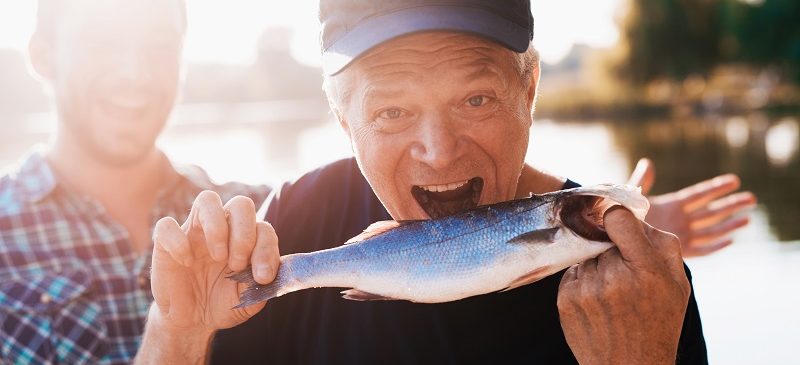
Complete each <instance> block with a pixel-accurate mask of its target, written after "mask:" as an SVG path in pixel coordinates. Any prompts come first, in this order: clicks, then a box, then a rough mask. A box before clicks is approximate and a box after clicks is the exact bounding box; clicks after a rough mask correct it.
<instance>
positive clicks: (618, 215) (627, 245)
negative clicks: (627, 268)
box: [603, 205, 654, 265]
mask: <svg viewBox="0 0 800 365" xmlns="http://www.w3.org/2000/svg"><path fill="white" fill-rule="evenodd" d="M603 226H605V229H606V232H607V233H608V237H609V238H611V241H612V242H614V244H615V245H616V246H617V248H618V249H619V251H620V254H622V258H623V259H624V260H625V261H627V262H629V263H633V264H636V265H649V264H651V263H652V260H653V256H654V252H653V246H652V245H651V243H650V240H649V239H648V237H647V235H646V234H645V231H644V227H643V226H642V222H641V221H639V220H638V219H636V217H635V216H634V215H633V213H631V212H630V211H629V210H627V209H625V208H623V207H621V206H619V205H617V206H614V207H612V208H610V209H608V210H607V211H606V212H605V214H604V215H603Z"/></svg>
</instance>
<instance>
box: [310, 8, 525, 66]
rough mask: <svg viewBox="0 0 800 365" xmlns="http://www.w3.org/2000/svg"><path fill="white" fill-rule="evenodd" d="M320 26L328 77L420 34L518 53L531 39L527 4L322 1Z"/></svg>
mask: <svg viewBox="0 0 800 365" xmlns="http://www.w3.org/2000/svg"><path fill="white" fill-rule="evenodd" d="M319 21H320V23H321V25H322V32H321V34H320V43H321V47H322V68H323V71H324V72H325V73H326V74H328V75H335V74H336V73H338V72H340V71H341V70H343V69H344V68H345V67H347V65H349V64H350V62H352V61H353V60H355V59H356V58H358V57H359V56H361V55H363V54H364V53H366V52H367V51H369V50H370V49H372V48H373V47H375V46H378V45H379V44H381V43H383V42H386V41H388V40H391V39H393V38H397V37H400V36H403V35H407V34H411V33H416V32H423V31H436V30H448V31H458V32H467V33H472V34H475V35H478V36H481V37H484V38H487V39H489V40H491V41H495V42H497V43H499V44H501V45H503V46H505V47H507V48H509V49H511V50H513V51H515V52H518V53H522V52H525V51H526V50H527V49H528V45H529V44H530V42H531V40H532V39H533V14H531V3H530V1H529V0H528V1H517V0H460V1H454V0H450V1H445V0H320V2H319Z"/></svg>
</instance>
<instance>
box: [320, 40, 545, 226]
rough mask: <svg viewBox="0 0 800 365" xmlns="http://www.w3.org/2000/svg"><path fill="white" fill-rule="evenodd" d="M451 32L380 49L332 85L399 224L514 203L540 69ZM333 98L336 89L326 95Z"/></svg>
mask: <svg viewBox="0 0 800 365" xmlns="http://www.w3.org/2000/svg"><path fill="white" fill-rule="evenodd" d="M520 59H521V57H520V55H519V54H516V53H514V52H513V51H510V50H508V49H506V48H504V47H502V46H500V45H497V44H495V43H493V42H490V41H486V40H484V39H482V38H478V37H475V36H470V35H466V34H461V33H452V32H427V33H417V34H413V35H408V36H405V37H401V38H397V39H394V40H391V41H389V42H386V43H384V44H382V45H381V46H379V47H377V48H375V49H373V50H371V51H369V52H368V53H367V54H365V55H364V56H362V57H361V58H359V59H357V60H356V61H354V62H353V63H352V64H351V65H350V66H348V67H347V68H346V69H345V70H344V71H342V72H341V73H340V74H338V75H336V76H333V78H332V79H331V80H330V81H331V82H332V83H333V85H332V86H331V87H332V88H334V90H336V91H334V92H333V94H335V95H334V96H333V98H334V101H333V104H335V105H334V108H335V109H336V110H337V114H338V116H339V119H340V121H341V123H342V126H343V127H344V128H345V130H346V132H347V133H348V134H349V137H350V140H351V142H352V146H353V151H354V152H355V155H356V159H357V161H358V163H359V166H360V168H361V171H362V172H363V173H364V176H365V177H366V178H367V180H368V181H369V183H370V185H371V186H372V188H373V190H374V191H375V193H376V194H377V196H378V198H379V199H380V200H381V202H382V203H383V204H384V206H385V207H386V208H387V210H388V211H389V213H390V214H391V215H392V217H393V218H395V219H397V220H406V219H425V218H429V217H438V216H442V215H447V214H452V213H456V212H459V211H463V210H465V209H469V208H472V207H475V206H476V205H479V204H481V205H482V204H491V203H496V202H500V201H505V200H509V199H513V198H514V194H515V191H516V187H517V183H518V180H519V174H520V171H521V169H522V166H523V161H524V157H525V152H526V151H527V146H528V133H529V129H530V127H531V123H532V121H531V107H532V105H533V100H534V97H535V87H536V85H535V81H536V78H537V77H538V73H537V72H538V70H534V71H533V72H532V73H531V77H530V78H531V79H530V80H525V79H524V78H523V77H521V75H522V74H525V73H524V72H522V67H523V65H522V62H521V61H520ZM329 90H330V88H329Z"/></svg>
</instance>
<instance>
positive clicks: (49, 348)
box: [0, 269, 107, 364]
mask: <svg viewBox="0 0 800 365" xmlns="http://www.w3.org/2000/svg"><path fill="white" fill-rule="evenodd" d="M91 283H92V280H91V275H90V274H89V273H88V272H87V271H83V270H80V269H78V270H74V271H71V272H64V273H37V274H25V275H17V276H15V277H14V278H12V279H10V280H3V281H2V282H0V359H2V360H3V361H7V362H9V363H11V364H94V363H98V362H100V360H101V359H102V358H103V356H104V354H105V352H106V347H107V341H106V337H107V336H106V329H105V326H104V325H103V324H102V323H103V321H101V320H100V314H101V306H100V305H99V304H98V303H95V302H92V301H91V300H89V298H88V294H89V292H90V291H91ZM4 363H5V362H4Z"/></svg>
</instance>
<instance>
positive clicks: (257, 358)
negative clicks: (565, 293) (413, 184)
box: [212, 159, 707, 364]
mask: <svg viewBox="0 0 800 365" xmlns="http://www.w3.org/2000/svg"><path fill="white" fill-rule="evenodd" d="M575 186H577V184H575V183H573V182H571V181H568V182H567V184H565V186H564V188H571V187H575ZM266 204H269V206H268V210H267V217H266V219H267V221H269V222H270V223H272V225H273V226H274V227H275V230H276V232H277V234H278V239H279V240H280V250H281V254H282V255H286V254H292V253H298V252H310V251H317V250H322V249H327V248H331V247H335V246H338V245H340V244H342V243H343V242H345V241H347V240H348V239H349V238H351V237H353V236H355V235H357V234H359V233H361V232H362V231H363V230H364V229H365V228H366V227H367V226H369V225H370V224H371V223H373V222H376V221H380V220H387V219H391V217H390V216H389V214H388V213H387V212H386V210H385V209H384V207H383V205H381V203H380V201H379V200H378V198H377V197H376V196H375V194H374V193H373V192H372V189H371V188H370V186H369V184H368V183H367V181H366V180H365V179H364V177H363V176H362V174H361V172H360V171H359V169H358V166H357V165H356V162H355V160H353V159H346V160H342V161H339V162H335V163H333V164H330V165H327V166H325V167H323V168H321V169H318V170H316V171H313V172H310V173H308V174H306V175H305V176H303V177H302V178H300V179H299V180H298V181H296V182H295V183H287V184H285V185H284V186H283V187H282V188H281V189H279V190H277V191H276V192H275V193H274V195H273V197H272V198H271V199H270V200H268V202H267V203H266ZM686 270H687V275H688V274H689V271H688V268H687V269H686ZM562 274H563V271H562V272H560V273H558V274H555V275H552V276H550V277H548V278H545V279H542V280H540V281H538V282H536V283H533V284H530V285H526V286H523V287H520V288H518V289H514V290H511V291H508V292H503V293H492V294H486V295H480V296H475V297H471V298H466V299H462V300H459V301H455V302H449V303H440V304H417V303H411V302H406V301H372V302H356V301H350V300H346V299H342V298H341V294H339V292H340V291H341V290H343V289H341V288H323V289H310V290H304V291H299V292H294V293H290V294H287V295H285V296H282V297H280V298H276V299H273V300H271V301H269V302H268V303H267V305H266V307H265V308H264V310H262V311H261V312H260V313H258V314H257V315H255V316H254V317H253V318H252V319H250V320H249V321H247V322H246V323H244V324H242V325H240V326H238V327H235V328H232V329H228V330H223V331H220V332H219V333H218V334H217V336H216V338H215V340H214V343H213V347H212V363H216V364H250V363H253V364H256V363H258V364H428V363H430V364H464V363H482V364H574V363H576V361H575V358H574V356H573V355H572V352H571V351H570V349H569V347H568V346H567V343H566V340H565V339H564V333H563V332H562V330H561V325H560V323H559V318H558V309H557V307H556V297H557V294H558V285H559V282H560V281H561V276H562ZM690 280H691V277H690ZM678 363H680V364H706V363H707V360H706V346H705V341H704V339H703V333H702V328H701V325H700V317H699V313H698V311H697V303H696V302H695V298H694V293H692V295H691V297H690V298H689V305H688V308H687V311H686V316H685V319H684V324H683V332H682V334H681V339H680V345H679V350H678Z"/></svg>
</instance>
